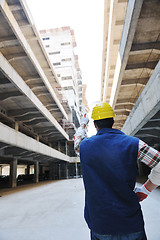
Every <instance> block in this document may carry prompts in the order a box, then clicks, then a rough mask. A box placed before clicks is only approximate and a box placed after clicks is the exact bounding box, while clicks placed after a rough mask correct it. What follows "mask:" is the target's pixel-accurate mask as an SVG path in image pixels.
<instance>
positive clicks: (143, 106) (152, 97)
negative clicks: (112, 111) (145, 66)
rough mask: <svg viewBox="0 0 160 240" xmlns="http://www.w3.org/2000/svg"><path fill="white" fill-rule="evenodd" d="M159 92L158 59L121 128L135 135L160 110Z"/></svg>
mask: <svg viewBox="0 0 160 240" xmlns="http://www.w3.org/2000/svg"><path fill="white" fill-rule="evenodd" d="M159 93H160V61H159V63H158V64H157V66H156V68H155V70H154V71H153V73H152V75H151V77H150V79H149V81H148V83H147V85H146V87H145V88H144V89H143V91H142V93H141V95H140V96H139V98H138V100H137V102H136V104H135V106H134V107H133V109H132V111H131V113H130V115H129V117H128V119H127V121H126V122H125V124H124V126H123V129H122V130H123V131H124V132H125V133H126V134H128V135H135V134H136V133H137V132H138V131H139V130H140V129H141V128H142V127H143V126H144V125H145V124H146V123H147V122H148V121H150V120H151V118H152V117H153V116H154V115H155V114H156V113H157V112H158V111H160V94H159Z"/></svg>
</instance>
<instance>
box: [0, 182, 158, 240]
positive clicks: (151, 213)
mask: <svg viewBox="0 0 160 240" xmlns="http://www.w3.org/2000/svg"><path fill="white" fill-rule="evenodd" d="M138 184H139V183H138ZM19 190H20V189H19V188H16V189H14V190H13V189H12V190H8V191H10V192H8V193H9V194H8V193H7V192H4V194H3V193H1V196H2V197H1V198H0V205H1V211H0V222H1V226H0V240H14V239H16V240H44V239H47V240H64V239H65V240H82V239H83V240H89V230H88V228H87V225H86V223H85V221H84V219H83V206H84V188H83V183H82V179H81V178H78V179H69V180H61V181H51V182H47V183H46V184H44V183H43V184H39V185H34V187H33V185H30V187H28V186H25V187H24V189H22V188H21V190H23V191H19ZM159 199H160V189H156V190H154V192H152V195H151V196H150V197H149V198H148V199H147V200H145V201H144V202H143V203H142V208H143V211H144V218H145V221H146V229H147V235H148V240H159V239H160V232H159V223H160V201H159Z"/></svg>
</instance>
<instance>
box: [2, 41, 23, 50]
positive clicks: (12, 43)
mask: <svg viewBox="0 0 160 240" xmlns="http://www.w3.org/2000/svg"><path fill="white" fill-rule="evenodd" d="M19 45H20V44H19V42H18V40H17V39H11V40H6V41H3V42H0V48H6V47H10V46H19Z"/></svg>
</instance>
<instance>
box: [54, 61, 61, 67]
mask: <svg viewBox="0 0 160 240" xmlns="http://www.w3.org/2000/svg"><path fill="white" fill-rule="evenodd" d="M58 65H61V63H60V62H56V63H53V66H58Z"/></svg>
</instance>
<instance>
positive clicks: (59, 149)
mask: <svg viewBox="0 0 160 240" xmlns="http://www.w3.org/2000/svg"><path fill="white" fill-rule="evenodd" d="M58 151H59V152H60V151H61V143H60V141H58Z"/></svg>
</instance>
